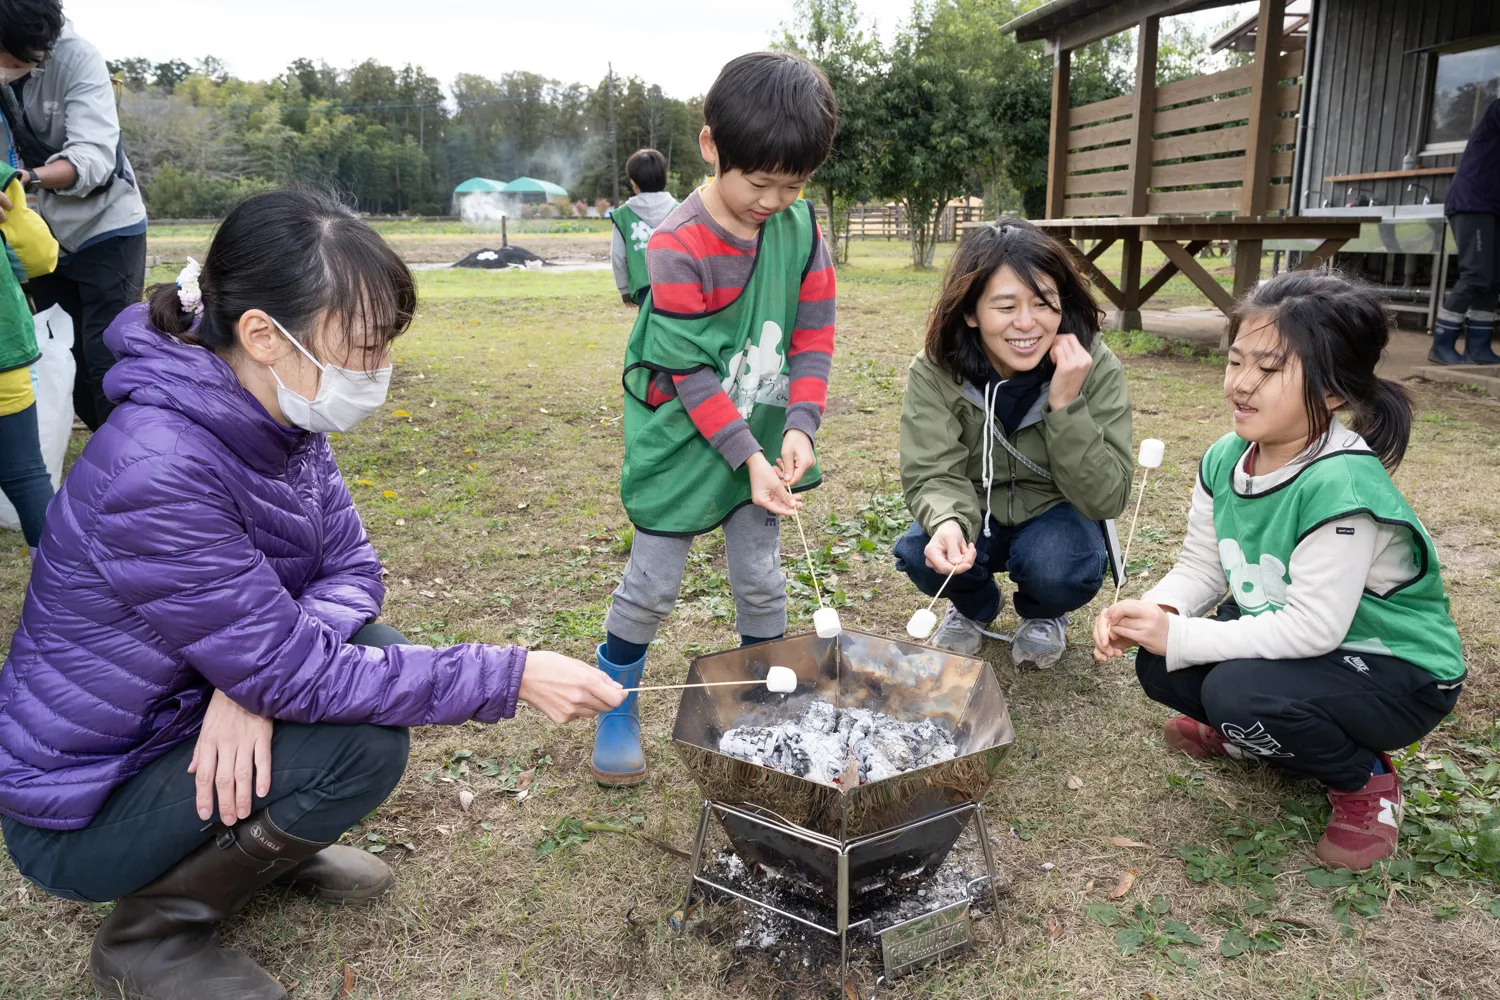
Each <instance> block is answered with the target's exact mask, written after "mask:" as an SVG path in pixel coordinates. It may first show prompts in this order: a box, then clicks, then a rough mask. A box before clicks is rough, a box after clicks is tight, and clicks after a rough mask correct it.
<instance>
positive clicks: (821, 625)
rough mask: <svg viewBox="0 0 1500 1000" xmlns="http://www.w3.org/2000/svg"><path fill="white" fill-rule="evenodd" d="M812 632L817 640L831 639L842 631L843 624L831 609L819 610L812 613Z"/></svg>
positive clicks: (837, 614) (836, 613)
mask: <svg viewBox="0 0 1500 1000" xmlns="http://www.w3.org/2000/svg"><path fill="white" fill-rule="evenodd" d="M813 630H814V631H815V632H817V633H818V638H819V639H832V638H835V637H836V636H838V635H839V634H840V633H841V632H843V631H844V624H843V622H841V621H839V613H838V612H837V611H835V610H834V609H833V608H819V609H818V610H816V611H814V612H813Z"/></svg>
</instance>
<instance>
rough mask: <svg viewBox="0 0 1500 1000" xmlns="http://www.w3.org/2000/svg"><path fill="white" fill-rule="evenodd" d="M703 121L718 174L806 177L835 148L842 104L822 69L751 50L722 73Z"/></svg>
mask: <svg viewBox="0 0 1500 1000" xmlns="http://www.w3.org/2000/svg"><path fill="white" fill-rule="evenodd" d="M703 122H704V124H705V125H707V126H708V130H709V135H710V136H712V137H713V141H714V145H715V146H716V147H718V150H719V169H720V170H722V171H729V170H739V171H742V172H747V173H748V172H750V171H755V170H765V171H770V172H772V173H778V174H791V175H793V176H804V175H807V174H811V173H812V172H813V171H814V170H816V169H818V166H819V165H820V164H822V162H823V161H824V160H826V159H828V153H829V151H830V150H832V149H833V135H834V133H835V132H836V131H838V125H839V109H838V101H837V99H836V98H835V97H834V95H833V88H832V87H830V86H829V85H828V78H827V77H825V76H824V75H823V71H822V70H820V69H818V68H817V67H816V66H814V65H813V64H812V63H810V62H808V61H807V60H806V59H804V58H802V57H801V56H798V55H793V54H792V53H790V52H751V53H750V54H749V55H743V56H740V57H739V58H738V59H734V60H731V61H730V62H729V64H728V65H726V66H725V67H724V68H723V69H722V70H720V71H719V78H718V79H717V80H715V81H714V84H713V86H712V87H709V88H708V96H707V97H705V98H704V99H703Z"/></svg>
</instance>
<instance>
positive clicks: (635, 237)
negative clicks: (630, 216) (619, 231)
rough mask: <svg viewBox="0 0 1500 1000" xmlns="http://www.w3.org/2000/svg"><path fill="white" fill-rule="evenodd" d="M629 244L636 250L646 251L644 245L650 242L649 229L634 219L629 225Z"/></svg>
mask: <svg viewBox="0 0 1500 1000" xmlns="http://www.w3.org/2000/svg"><path fill="white" fill-rule="evenodd" d="M630 242H631V243H633V244H635V249H637V250H644V249H646V244H647V243H649V242H651V227H650V226H648V225H646V224H645V223H644V222H642V221H641V220H640V219H636V220H635V221H634V222H632V223H631V224H630Z"/></svg>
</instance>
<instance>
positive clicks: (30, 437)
mask: <svg viewBox="0 0 1500 1000" xmlns="http://www.w3.org/2000/svg"><path fill="white" fill-rule="evenodd" d="M0 491H3V492H4V493H5V498H6V499H7V500H9V501H10V505H11V506H12V507H14V508H15V509H16V517H18V518H19V519H20V521H21V533H22V534H23V535H25V536H26V544H27V545H29V546H31V547H32V548H36V547H37V543H38V542H39V541H41V537H42V521H43V520H44V519H45V517H46V514H47V504H48V503H49V502H50V501H51V500H52V477H51V476H49V475H48V474H47V463H46V461H45V460H44V459H43V458H42V441H41V437H40V436H39V434H38V431H37V424H36V404H35V403H32V404H31V405H30V406H28V407H26V409H24V410H22V411H21V412H19V413H12V414H11V415H10V416H7V417H0Z"/></svg>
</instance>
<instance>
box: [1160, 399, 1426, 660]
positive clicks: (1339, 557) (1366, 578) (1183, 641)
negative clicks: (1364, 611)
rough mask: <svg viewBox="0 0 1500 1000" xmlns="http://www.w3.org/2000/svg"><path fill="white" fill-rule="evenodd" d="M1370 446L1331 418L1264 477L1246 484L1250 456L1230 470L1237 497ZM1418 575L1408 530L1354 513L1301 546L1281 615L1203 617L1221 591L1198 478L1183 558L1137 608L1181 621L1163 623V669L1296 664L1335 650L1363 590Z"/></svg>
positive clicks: (1213, 535)
mask: <svg viewBox="0 0 1500 1000" xmlns="http://www.w3.org/2000/svg"><path fill="white" fill-rule="evenodd" d="M1368 447H1369V446H1368V445H1366V444H1365V441H1364V439H1363V438H1362V437H1360V436H1359V435H1358V434H1356V433H1354V432H1353V431H1351V430H1349V429H1348V428H1347V427H1345V426H1344V425H1343V424H1342V423H1340V422H1339V421H1338V420H1337V418H1335V420H1334V423H1333V427H1332V428H1331V430H1330V432H1329V434H1328V437H1327V439H1326V440H1325V441H1323V442H1322V443H1321V444H1320V445H1313V446H1310V447H1309V448H1308V450H1307V451H1305V452H1303V453H1302V454H1301V455H1298V456H1297V457H1296V458H1295V459H1293V460H1292V461H1291V462H1288V463H1287V464H1286V465H1285V466H1283V467H1282V468H1280V469H1277V470H1276V471H1275V472H1272V473H1270V474H1268V475H1265V476H1254V477H1252V476H1251V475H1250V472H1249V470H1248V468H1247V465H1248V464H1249V462H1250V461H1252V459H1253V456H1254V449H1253V448H1252V449H1250V450H1248V451H1246V452H1245V458H1244V459H1243V460H1242V461H1241V462H1240V463H1238V464H1237V465H1236V466H1235V469H1234V489H1235V491H1236V492H1238V493H1240V494H1241V495H1244V496H1257V495H1260V494H1264V493H1268V492H1270V491H1271V490H1273V489H1275V488H1277V487H1279V486H1281V485H1282V484H1284V483H1286V482H1288V481H1290V480H1291V479H1293V478H1294V477H1295V476H1296V475H1297V474H1298V473H1299V472H1301V471H1302V470H1303V469H1304V468H1306V467H1307V466H1308V465H1309V464H1310V463H1311V462H1313V461H1315V460H1316V459H1318V458H1319V457H1321V456H1323V455H1326V454H1328V453H1330V452H1335V451H1349V450H1354V449H1365V450H1368ZM1419 572H1420V569H1419V566H1418V564H1417V560H1416V552H1415V549H1414V547H1413V541H1412V537H1411V533H1410V531H1408V530H1407V529H1406V528H1404V527H1401V526H1399V525H1389V524H1381V523H1379V522H1377V521H1376V520H1375V519H1374V518H1372V517H1370V516H1369V515H1368V514H1356V515H1354V516H1352V517H1347V518H1342V519H1340V520H1337V521H1330V522H1329V523H1327V524H1324V525H1322V526H1321V527H1319V528H1317V529H1316V530H1314V531H1312V532H1311V533H1309V534H1308V536H1307V537H1306V538H1304V539H1302V541H1301V542H1299V543H1298V545H1297V547H1296V548H1295V549H1294V550H1293V551H1292V556H1291V559H1290V562H1289V564H1288V566H1287V576H1288V577H1290V580H1291V582H1290V583H1289V584H1287V586H1286V602H1285V604H1284V605H1283V606H1282V607H1281V608H1280V609H1278V610H1274V611H1266V612H1263V613H1261V614H1258V615H1245V616H1243V617H1241V618H1239V619H1237V620H1234V621H1224V622H1221V621H1215V620H1212V619H1209V618H1204V617H1202V615H1204V614H1205V613H1207V612H1209V611H1211V610H1213V608H1214V607H1215V606H1216V605H1217V604H1218V603H1219V602H1220V600H1222V599H1223V597H1224V595H1225V593H1226V591H1227V589H1228V585H1227V582H1226V577H1225V572H1224V565H1223V563H1222V562H1221V560H1220V556H1219V537H1218V533H1217V532H1216V531H1215V530H1214V501H1213V497H1212V496H1211V495H1210V494H1209V492H1208V491H1207V490H1206V489H1204V488H1203V483H1202V481H1201V479H1200V480H1199V482H1197V483H1196V484H1195V485H1194V486H1193V500H1192V508H1191V510H1189V512H1188V528H1187V537H1186V538H1185V539H1184V540H1183V543H1182V554H1181V555H1180V556H1179V557H1178V559H1177V564H1176V565H1175V566H1173V567H1172V570H1171V572H1169V573H1168V574H1167V575H1166V576H1164V577H1163V578H1162V580H1161V582H1160V583H1158V584H1157V585H1156V586H1155V587H1153V588H1151V589H1150V590H1149V591H1147V592H1146V593H1145V594H1144V595H1143V596H1142V598H1141V599H1142V600H1144V601H1147V602H1149V603H1151V604H1160V605H1163V606H1165V607H1169V608H1175V609H1176V610H1177V612H1178V613H1177V614H1173V615H1169V616H1168V625H1167V669H1168V670H1181V669H1183V668H1184V667H1192V666H1197V665H1199V664H1204V663H1219V662H1221V661H1223V660H1231V659H1265V660H1295V659H1302V658H1305V657H1310V656H1321V655H1323V654H1324V653H1328V652H1331V651H1332V650H1334V649H1337V648H1338V646H1339V644H1340V643H1341V642H1343V641H1344V638H1345V636H1347V635H1348V633H1349V626H1350V624H1351V623H1352V622H1353V621H1354V613H1355V611H1356V609H1357V608H1358V606H1359V600H1360V596H1361V595H1362V594H1363V593H1364V592H1365V591H1366V590H1369V591H1372V592H1374V593H1377V594H1384V593H1387V592H1388V591H1390V590H1391V589H1392V588H1394V587H1397V586H1399V585H1400V584H1402V583H1404V582H1406V581H1408V580H1410V579H1411V578H1412V577H1414V576H1416V575H1417V574H1418V573H1419Z"/></svg>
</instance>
